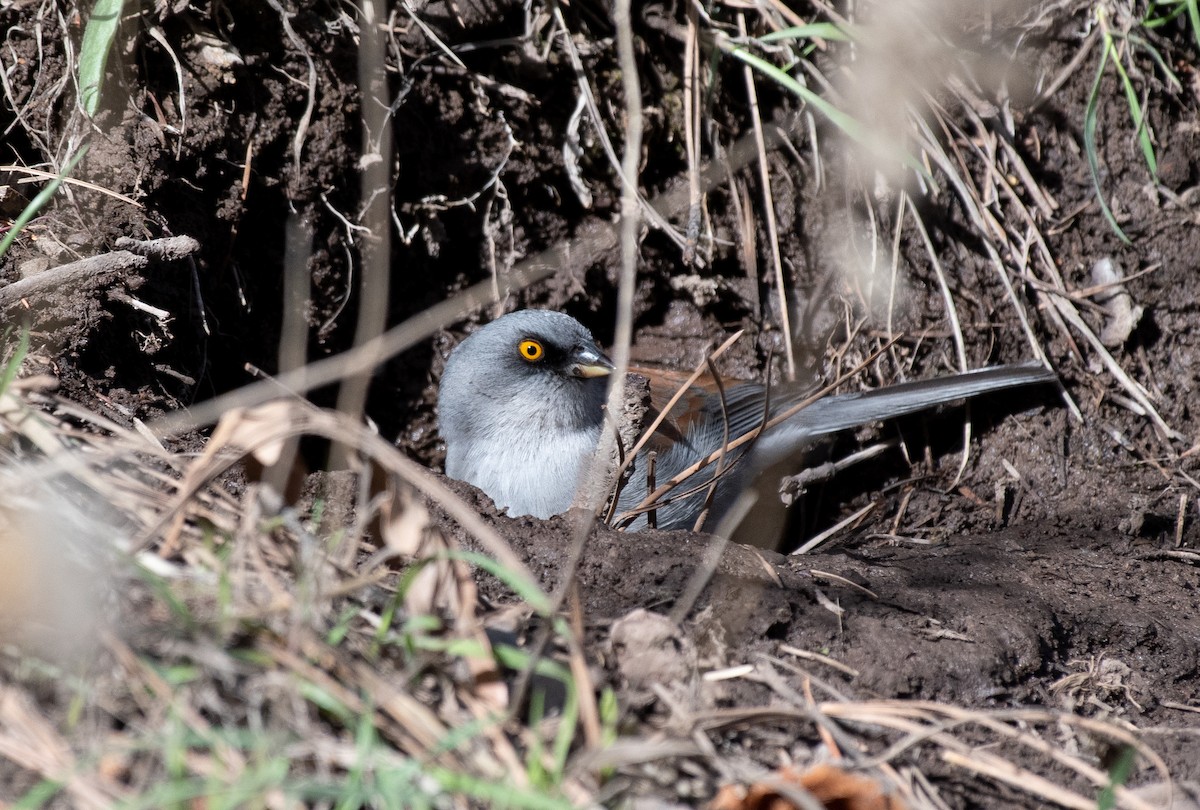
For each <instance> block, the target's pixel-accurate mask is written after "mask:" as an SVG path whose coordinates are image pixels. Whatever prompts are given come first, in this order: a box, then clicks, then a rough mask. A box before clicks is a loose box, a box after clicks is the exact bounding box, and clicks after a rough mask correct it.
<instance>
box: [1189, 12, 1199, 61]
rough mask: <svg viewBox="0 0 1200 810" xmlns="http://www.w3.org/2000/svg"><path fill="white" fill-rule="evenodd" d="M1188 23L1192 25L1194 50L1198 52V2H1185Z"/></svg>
mask: <svg viewBox="0 0 1200 810" xmlns="http://www.w3.org/2000/svg"><path fill="white" fill-rule="evenodd" d="M1187 14H1188V21H1190V22H1191V24H1192V37H1194V38H1195V40H1196V49H1197V50H1198V51H1200V0H1187Z"/></svg>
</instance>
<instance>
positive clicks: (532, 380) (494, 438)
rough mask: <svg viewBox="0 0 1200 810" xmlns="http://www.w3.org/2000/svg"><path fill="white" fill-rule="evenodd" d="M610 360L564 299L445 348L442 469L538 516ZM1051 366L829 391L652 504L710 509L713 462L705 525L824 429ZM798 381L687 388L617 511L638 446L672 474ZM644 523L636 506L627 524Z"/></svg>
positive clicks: (584, 432) (593, 421) (1041, 379)
mask: <svg viewBox="0 0 1200 810" xmlns="http://www.w3.org/2000/svg"><path fill="white" fill-rule="evenodd" d="M612 371H613V364H612V362H611V361H610V360H609V359H608V358H607V357H606V356H605V355H604V352H602V351H601V350H600V348H599V347H598V346H597V345H596V342H595V340H594V339H593V338H592V334H591V332H589V331H588V330H587V329H586V328H585V327H584V326H583V324H581V323H579V321H577V320H575V319H574V318H572V317H571V316H569V315H565V314H563V313H559V312H550V311H546V310H522V311H518V312H513V313H510V314H508V315H504V316H502V317H500V318H498V319H496V320H495V321H493V322H492V323H490V324H488V325H487V326H484V327H482V328H480V329H479V330H478V331H476V332H475V333H474V334H472V335H471V336H470V337H468V338H467V339H466V340H464V341H463V342H462V343H461V344H460V345H459V346H458V347H456V348H455V349H454V351H453V352H452V353H451V354H450V358H449V360H448V361H447V362H446V370H445V372H444V373H443V375H442V380H441V386H440V389H439V391H438V412H439V427H440V430H441V434H442V437H443V438H444V439H445V440H446V474H447V475H449V476H450V477H451V478H456V479H458V480H461V481H467V482H468V483H471V484H474V485H475V486H477V487H479V488H480V489H481V490H483V491H484V492H485V493H487V495H488V496H490V497H491V499H492V500H493V501H495V502H496V506H497V507H499V508H500V509H507V510H508V514H509V515H511V516H514V517H515V516H519V515H533V516H535V517H540V518H546V517H550V516H551V515H557V514H560V513H562V512H565V511H567V510H568V509H569V508H570V507H571V504H572V503H573V501H574V499H575V491H576V489H577V487H578V485H579V483H580V481H581V478H582V477H583V476H584V475H585V474H586V473H587V471H588V469H589V464H590V462H591V460H592V459H593V457H594V456H595V453H596V448H597V445H598V443H599V441H600V437H601V432H602V431H603V430H604V429H605V428H604V404H605V400H606V397H607V389H608V382H607V379H606V378H607V377H608V376H609V375H610V374H611V373H612ZM639 373H645V372H641V370H639ZM649 375H651V376H652V375H653V372H649ZM1056 379H1057V378H1056V377H1055V375H1054V373H1053V372H1052V371H1050V370H1049V369H1047V368H1045V367H1044V366H1042V365H1041V364H1039V363H1036V362H1029V363H1021V364H1018V365H1011V366H998V367H995V368H987V369H982V370H980V371H971V372H967V373H965V374H957V375H954V376H950V377H941V378H938V379H933V380H923V381H920V382H911V383H904V384H901V385H894V386H890V387H888V388H882V389H879V390H875V391H867V392H862V393H850V394H838V395H834V396H827V397H825V398H823V399H820V400H818V401H816V402H814V403H813V404H811V405H809V406H808V407H805V408H804V409H802V410H800V411H799V412H797V413H796V414H795V415H793V416H790V417H789V418H787V419H786V420H784V421H782V422H781V423H779V424H778V425H776V426H774V427H771V428H769V429H767V430H764V431H763V432H762V433H761V435H760V436H758V437H757V438H756V439H755V440H754V441H752V442H748V443H746V444H744V445H742V446H741V447H739V448H737V449H733V450H729V451H728V452H726V453H725V454H724V457H723V458H721V459H719V460H716V461H712V462H710V463H709V464H708V465H707V466H706V467H704V468H702V469H700V470H699V471H698V472H696V473H695V474H694V475H692V476H691V477H689V478H688V480H687V481H686V482H685V483H684V484H683V485H681V486H680V487H679V488H678V489H677V490H676V491H675V493H673V494H672V495H669V496H668V498H667V499H666V502H665V503H660V504H659V505H658V506H657V507H656V515H657V525H658V526H659V527H660V528H691V527H692V525H693V524H694V523H695V521H696V519H697V518H698V517H700V515H701V514H702V510H703V509H704V504H705V500H706V495H707V489H708V487H707V486H704V484H707V483H709V482H711V481H712V478H713V477H714V475H717V474H718V472H719V475H720V478H719V481H718V483H717V487H716V491H715V493H714V495H715V497H713V499H712V501H711V503H710V507H709V513H708V517H707V521H706V525H708V526H715V525H716V523H717V522H718V521H719V520H720V518H721V516H722V515H723V514H724V512H725V510H726V509H727V508H728V507H729V506H730V505H731V504H732V502H733V500H734V499H735V498H736V496H737V494H738V493H739V492H740V491H741V490H742V488H743V487H745V486H746V485H747V484H749V483H750V482H751V481H752V480H753V478H754V476H755V475H756V474H757V473H758V472H760V471H761V470H763V469H765V468H766V467H768V466H771V465H773V464H775V463H777V462H779V461H781V460H783V459H784V458H787V457H789V456H793V455H794V454H796V453H799V452H801V451H803V450H804V449H805V448H806V447H807V446H809V445H811V444H812V443H813V442H814V440H816V439H817V438H819V437H821V436H826V435H828V434H831V433H835V432H837V431H840V430H846V429H848V428H853V427H858V426H860V425H864V424H867V423H869V422H877V421H881V420H885V419H893V418H896V417H899V416H904V415H906V414H911V413H916V412H918V411H922V410H926V409H929V408H934V407H937V406H939V405H944V404H946V403H949V402H953V401H955V400H960V399H964V398H967V397H973V396H976V395H978V394H983V393H987V392H990V391H998V390H1001V389H1004V388H1013V387H1017V386H1024V385H1032V384H1037V383H1048V382H1053V381H1055V380H1056ZM677 387H678V384H675V385H671V386H669V390H666V391H665V392H661V391H656V390H655V388H656V384H655V380H654V379H653V378H652V379H651V399H652V402H653V401H655V400H659V399H661V400H662V401H665V400H666V398H668V397H670V396H671V395H672V394H674V392H675V389H676V388H677ZM806 393H807V392H800V391H787V390H785V391H781V392H771V393H770V394H769V396H770V399H771V402H770V406H769V408H768V407H767V406H766V402H765V399H766V398H767V396H768V392H767V391H766V389H765V388H764V386H762V385H759V384H756V383H740V384H736V385H732V386H728V387H726V390H725V396H724V404H722V401H721V397H720V395H719V394H718V393H716V392H707V391H704V390H702V389H700V388H697V390H694V391H688V392H687V396H684V397H682V398H681V399H680V400H679V401H678V403H677V405H676V406H675V407H673V408H672V409H671V410H670V411H669V412H668V417H669V418H668V419H667V420H665V421H664V423H663V425H662V426H661V427H660V428H659V430H658V431H657V433H656V435H655V437H654V442H653V443H652V444H648V445H647V446H646V447H645V448H643V449H642V450H641V451H640V452H639V454H638V457H637V459H636V460H635V463H634V467H633V469H632V473H631V475H630V478H629V480H628V481H627V483H626V484H625V486H624V488H623V489H622V491H621V494H620V496H619V498H618V503H617V514H621V513H623V512H628V511H630V510H636V509H637V508H638V506H639V505H641V504H642V502H643V501H644V499H645V498H646V495H647V470H646V468H647V458H646V454H647V453H648V452H649V450H650V449H651V448H653V449H654V450H655V452H656V453H657V458H656V465H655V479H654V480H655V481H656V482H658V483H662V482H666V481H669V480H670V479H672V478H673V477H674V476H676V475H678V474H679V473H681V472H683V471H685V470H687V469H688V468H689V467H690V466H692V465H694V464H696V463H697V462H699V461H701V460H703V459H705V458H706V457H708V456H709V455H710V454H712V453H717V452H719V451H720V449H721V448H722V447H723V446H725V441H726V437H728V440H729V441H732V440H734V439H737V438H738V437H739V436H743V435H745V434H747V433H749V432H751V431H754V430H756V429H758V428H759V426H760V425H761V424H763V420H764V415H767V416H768V418H769V417H773V416H776V415H778V414H781V413H783V412H784V411H785V410H787V409H788V408H790V407H791V406H794V405H796V404H797V403H799V402H801V401H803V400H804V399H805V398H806V396H805V394H806ZM718 467H720V470H719V471H718ZM680 493H690V494H686V495H685V496H684V497H680ZM672 498H674V499H673V500H672ZM645 525H646V521H645V516H644V515H641V516H639V517H638V518H637V520H635V521H633V522H632V524H631V528H640V527H643V526H645Z"/></svg>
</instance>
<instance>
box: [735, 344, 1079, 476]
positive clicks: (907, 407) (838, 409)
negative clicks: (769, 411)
mask: <svg viewBox="0 0 1200 810" xmlns="http://www.w3.org/2000/svg"><path fill="white" fill-rule="evenodd" d="M1056 379H1057V377H1056V376H1055V374H1054V372H1053V371H1051V370H1050V369H1048V368H1046V367H1045V366H1043V365H1042V364H1041V363H1039V362H1037V361H1028V362H1024V363H1018V364H1015V365H1010V366H997V367H995V368H985V369H980V370H978V371H968V372H965V373H963V374H956V375H954V376H951V377H938V378H935V379H932V380H920V381H917V382H909V383H901V384H899V385H892V386H889V387H887V388H881V389H879V390H877V391H865V392H860V393H853V394H838V395H836V396H830V397H825V398H824V399H820V400H818V401H816V402H814V403H813V404H812V405H809V406H808V407H807V408H805V409H804V410H802V411H800V412H799V413H797V414H796V415H795V416H793V417H792V418H790V419H788V420H787V421H786V422H784V423H782V424H780V425H778V426H777V427H776V428H775V429H774V430H772V431H770V433H769V434H767V435H765V436H764V437H763V440H762V443H761V444H762V445H765V446H761V445H760V448H759V450H760V452H762V453H765V455H766V456H767V457H768V461H775V460H782V459H783V458H784V457H786V456H787V455H788V454H790V453H791V452H792V451H793V450H794V449H796V448H797V447H800V446H802V445H804V444H806V443H807V442H809V441H811V440H813V439H816V438H818V437H821V436H827V435H829V434H831V433H837V432H838V431H841V430H848V429H850V428H855V427H858V426H860V425H865V424H868V423H870V422H878V421H882V420H885V419H894V418H896V417H899V416H907V415H909V414H913V413H917V412H918V411H923V410H927V409H930V408H936V407H938V406H940V405H945V404H947V403H950V402H954V401H956V400H960V399H967V398H969V397H974V396H978V395H980V394H986V393H988V392H991V391H1000V390H1002V389H1005V388H1016V387H1019V386H1024V385H1035V384H1041V383H1049V382H1053V381H1055V380H1056Z"/></svg>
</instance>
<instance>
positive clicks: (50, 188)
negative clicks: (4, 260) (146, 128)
mask: <svg viewBox="0 0 1200 810" xmlns="http://www.w3.org/2000/svg"><path fill="white" fill-rule="evenodd" d="M87 151H88V147H87V144H84V145H83V146H82V147H80V149H79V151H78V152H76V153H75V156H74V157H72V158H71V159H70V160H69V161H67V166H66V168H64V169H63V170H62V172H60V173H59V175H58V177H55V178H54V179H53V180H51V181H50V184H49V185H47V186H46V187H45V188H44V189H42V190H41V191H40V192H39V193H38V195H37V196H36V197H34V198H33V200H32V201H31V202H30V203H29V205H27V206H25V210H24V211H22V212H21V213H20V214H19V215H18V216H17V218H16V219H14V220H13V223H12V225H11V226H10V227H9V229H8V233H6V234H4V239H3V240H2V241H0V256H3V255H4V254H5V253H7V252H8V249H9V248H10V247H12V243H13V242H14V241H15V240H16V238H17V235H18V234H19V233H21V230H22V229H23V228H24V227H25V226H26V225H28V224H29V220H31V219H33V218H34V217H35V216H37V212H38V211H41V210H42V208H44V207H45V205H46V203H48V202H50V198H52V197H53V196H54V194H55V192H57V191H58V187H59V186H61V185H62V182H63V179H64V178H66V177H68V176H70V174H71V172H72V171H74V170H75V167H76V166H77V165H79V161H81V160H83V156H84V155H86V154H87Z"/></svg>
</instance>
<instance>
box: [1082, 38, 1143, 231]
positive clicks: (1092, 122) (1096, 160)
mask: <svg viewBox="0 0 1200 810" xmlns="http://www.w3.org/2000/svg"><path fill="white" fill-rule="evenodd" d="M1111 48H1112V39H1111V38H1110V37H1109V36H1108V35H1107V34H1106V35H1105V37H1104V46H1103V47H1102V48H1101V49H1100V68H1099V69H1098V70H1097V71H1096V80H1095V81H1094V82H1092V90H1091V92H1090V93H1088V101H1087V108H1086V110H1085V111H1084V114H1083V151H1084V153H1085V154H1086V155H1087V162H1088V170H1089V171H1090V172H1091V174H1092V185H1093V186H1095V188H1096V199H1097V200H1099V202H1100V210H1101V211H1103V212H1104V218H1105V219H1106V220H1108V224H1109V227H1111V228H1112V229H1113V231H1115V232H1116V234H1117V236H1118V237H1120V239H1121V241H1122V242H1124V243H1125V244H1127V245H1131V244H1133V241H1132V240H1131V239H1130V238H1129V237H1128V236H1126V235H1125V231H1123V230H1121V226H1120V225H1118V224H1117V218H1116V217H1114V216H1113V212H1112V209H1110V208H1109V207H1108V200H1106V199H1104V190H1103V189H1102V188H1101V187H1100V157H1099V155H1097V154H1096V113H1097V111H1098V110H1099V108H1100V83H1101V82H1102V81H1103V79H1104V68H1105V67H1107V66H1108V55H1109V51H1110V49H1111Z"/></svg>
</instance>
